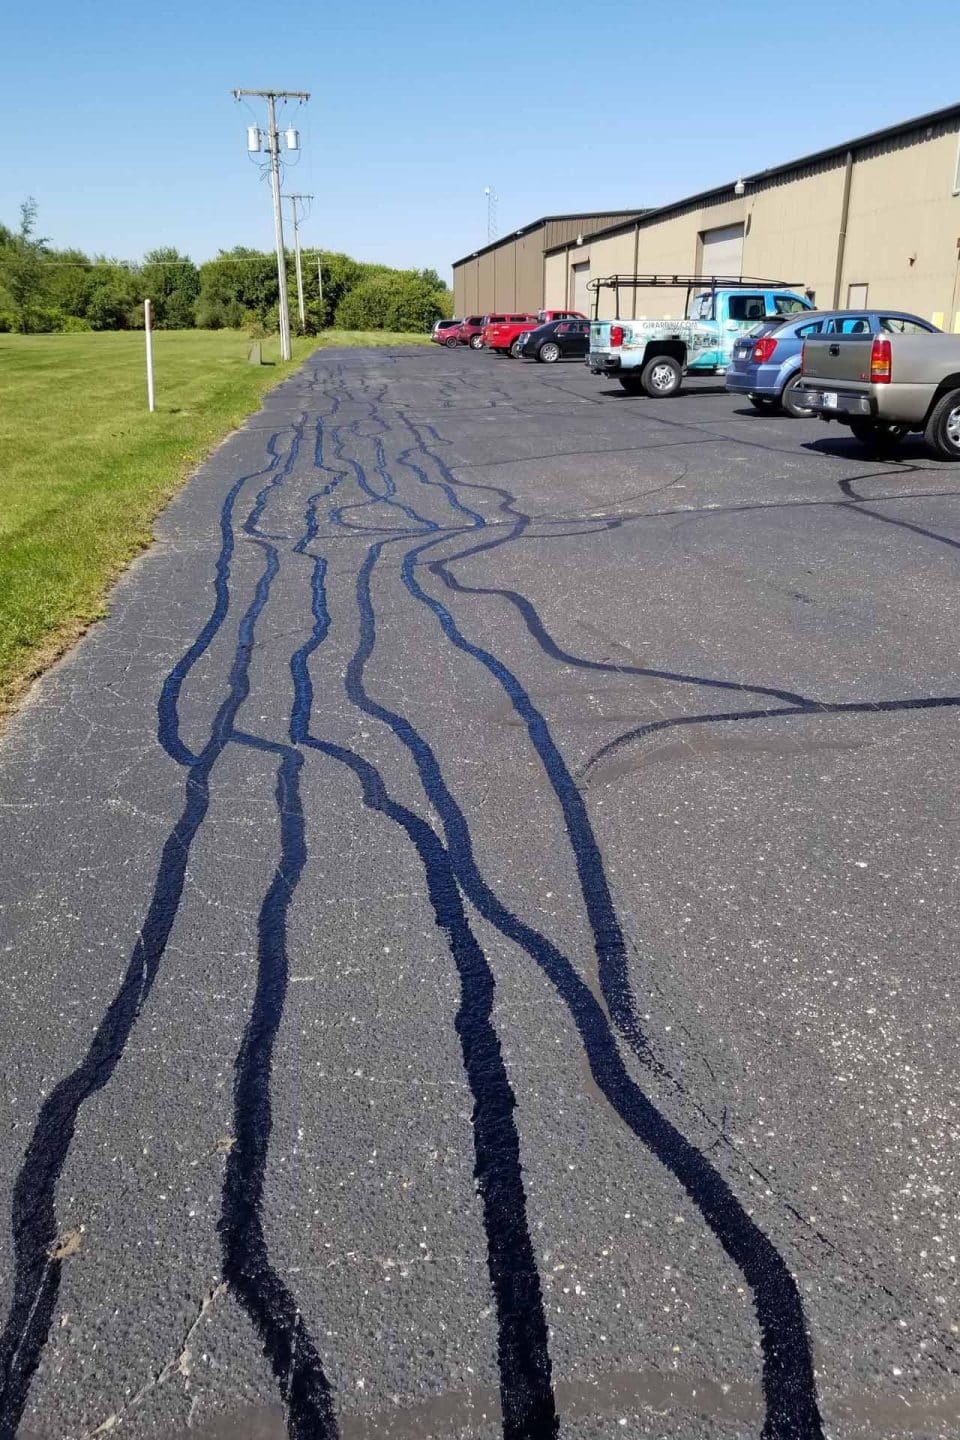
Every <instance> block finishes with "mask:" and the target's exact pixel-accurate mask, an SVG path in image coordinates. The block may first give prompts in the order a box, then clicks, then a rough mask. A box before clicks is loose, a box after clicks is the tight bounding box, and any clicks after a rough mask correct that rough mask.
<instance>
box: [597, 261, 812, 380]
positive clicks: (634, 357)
mask: <svg viewBox="0 0 960 1440" xmlns="http://www.w3.org/2000/svg"><path fill="white" fill-rule="evenodd" d="M703 279H704V277H702V276H676V275H675V276H673V277H670V276H666V277H663V276H653V277H650V276H620V275H612V276H610V277H609V279H607V280H603V281H598V282H597V283H598V284H600V285H610V286H612V285H614V284H618V285H620V286H625V285H627V284H630V285H633V286H636V288H638V289H640V288H648V287H649V286H650V285H651V283H653V284H670V283H672V285H673V286H674V287H676V286H677V285H678V284H684V283H687V282H688V281H689V282H690V286H689V288H690V289H691V290H692V286H693V283H694V282H696V283H702V282H703ZM618 294H619V291H618ZM812 309H813V306H812V305H811V303H810V301H809V300H808V299H806V297H805V296H803V295H796V294H794V293H793V291H790V290H785V289H784V288H783V287H782V286H779V285H777V284H776V283H775V282H773V281H763V280H760V281H743V282H741V283H740V284H739V285H738V284H735V283H731V282H727V283H726V284H724V285H723V286H721V285H719V284H718V285H716V286H711V288H709V289H705V290H703V289H701V290H700V291H698V293H696V294H694V295H693V296H692V300H690V301H689V303H688V306H687V316H686V318H685V319H684V320H670V319H666V320H642V319H638V320H594V321H593V323H592V325H591V327H590V353H589V356H588V361H587V363H588V364H589V366H590V369H591V371H592V372H593V374H594V375H613V376H616V378H617V379H618V380H619V381H620V384H621V385H622V386H623V388H624V390H627V391H629V392H630V393H631V394H634V395H639V394H643V395H649V396H651V397H652V398H654V399H663V398H665V397H666V396H668V395H676V393H677V391H678V390H679V389H680V385H681V382H682V379H683V376H684V375H685V374H693V375H706V374H721V375H722V374H723V373H724V372H725V370H726V368H727V365H728V363H729V361H730V356H731V352H732V350H733V347H734V344H735V343H736V341H737V340H739V339H740V338H741V336H743V335H745V334H746V333H747V332H748V331H750V330H752V329H753V328H754V326H755V325H756V324H757V322H758V321H759V320H765V319H777V318H778V317H780V316H782V317H783V319H785V320H786V319H788V318H789V317H790V316H791V315H794V314H796V313H797V312H798V311H801V310H802V311H807V310H812Z"/></svg>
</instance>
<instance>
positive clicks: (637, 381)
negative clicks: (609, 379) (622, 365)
mask: <svg viewBox="0 0 960 1440" xmlns="http://www.w3.org/2000/svg"><path fill="white" fill-rule="evenodd" d="M617 379H618V380H619V381H620V384H621V385H622V386H623V388H624V390H626V392H627V394H628V395H642V394H643V383H642V380H641V377H640V376H639V375H638V374H637V372H636V370H628V371H627V372H626V374H624V375H618V376H617Z"/></svg>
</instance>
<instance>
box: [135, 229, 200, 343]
mask: <svg viewBox="0 0 960 1440" xmlns="http://www.w3.org/2000/svg"><path fill="white" fill-rule="evenodd" d="M140 283H141V288H142V290H143V294H144V296H146V297H148V298H149V299H150V300H152V301H153V308H154V323H155V324H156V326H157V328H158V329H160V330H188V329H189V328H190V327H191V326H192V325H193V323H194V308H195V306H196V302H197V296H198V295H199V293H200V274H199V271H198V270H197V267H196V265H194V263H193V261H192V260H191V259H190V257H189V255H181V254H180V252H179V251H178V250H175V249H174V248H173V247H172V246H163V247H161V248H160V249H158V250H149V251H148V252H147V254H146V256H145V257H144V262H143V267H142V269H141V271H140Z"/></svg>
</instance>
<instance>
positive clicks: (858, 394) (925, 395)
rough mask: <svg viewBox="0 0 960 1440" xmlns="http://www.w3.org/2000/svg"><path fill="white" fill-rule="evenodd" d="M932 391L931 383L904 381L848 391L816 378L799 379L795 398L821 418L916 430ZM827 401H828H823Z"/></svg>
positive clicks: (933, 388)
mask: <svg viewBox="0 0 960 1440" xmlns="http://www.w3.org/2000/svg"><path fill="white" fill-rule="evenodd" d="M935 394H936V386H934V385H908V384H906V383H905V382H904V381H894V382H893V383H892V384H890V385H871V386H869V387H866V386H865V387H864V388H863V389H861V390H850V389H843V388H842V386H831V385H830V384H829V383H828V382H825V381H823V380H820V379H818V380H816V381H812V382H810V383H809V384H805V383H804V382H803V381H801V383H800V388H799V390H798V391H797V392H796V399H797V401H798V403H800V404H802V405H808V406H809V408H810V409H811V410H813V411H814V413H815V414H817V415H819V416H820V418H821V420H840V421H841V422H849V421H850V420H862V419H864V418H866V419H876V420H883V421H887V422H889V423H890V424H891V425H910V426H912V427H913V428H914V429H919V428H920V427H922V426H923V424H924V421H925V420H926V416H927V411H928V410H929V408H930V402H931V401H932V400H933V398H934V395H935ZM828 400H829V403H825V402H827V401H828Z"/></svg>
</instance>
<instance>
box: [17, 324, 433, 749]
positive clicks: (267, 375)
mask: <svg viewBox="0 0 960 1440" xmlns="http://www.w3.org/2000/svg"><path fill="white" fill-rule="evenodd" d="M428 339H429V337H428V336H427V335H400V334H391V333H389V332H387V331H374V332H351V331H341V330H328V331H324V332H323V333H321V334H320V335H318V336H314V337H310V338H302V339H300V338H298V339H295V340H294V352H293V360H292V361H291V362H289V363H279V362H278V361H277V360H276V358H275V357H276V356H277V353H278V343H277V341H276V339H271V340H268V341H265V342H264V345H263V352H264V360H265V361H266V362H268V363H266V364H264V365H263V366H262V367H261V368H258V367H256V366H252V365H248V364H247V351H248V349H249V345H250V341H249V340H248V339H247V337H246V336H245V335H243V334H241V333H239V332H237V331H223V330H220V331H158V332H156V333H155V335H154V359H155V368H156V385H157V409H156V411H155V412H154V414H152V415H151V414H149V413H148V411H147V406H146V378H145V369H144V337H143V333H142V331H140V332H138V331H124V332H119V333H86V334H72V335H27V336H21V335H0V729H2V726H3V722H4V719H5V718H6V717H7V716H8V715H9V714H10V712H11V711H12V710H13V709H15V708H16V706H17V704H18V703H19V702H20V701H21V700H22V699H23V697H24V696H25V694H26V692H27V690H28V689H29V686H30V685H31V683H32V682H33V681H34V680H35V679H36V678H37V677H38V676H39V675H41V674H42V673H43V671H44V670H46V669H47V668H48V667H49V666H50V665H51V664H53V662H54V661H55V660H57V659H58V658H59V657H60V656H61V655H63V654H64V652H65V651H66V650H68V649H69V648H70V646H71V645H73V644H74V643H75V642H76V641H77V640H78V639H79V637H80V636H81V635H82V634H83V633H84V631H85V630H86V629H87V628H88V627H89V625H90V624H91V623H92V622H94V621H95V620H98V619H100V618H101V617H102V616H103V615H104V614H106V612H107V608H108V596H109V591H110V589H111V587H112V585H113V584H114V582H115V581H116V580H117V578H118V577H119V575H120V574H121V573H122V572H123V570H124V569H126V567H127V566H128V565H129V564H130V562H131V561H132V560H133V559H134V558H135V557H136V556H137V555H138V554H140V553H141V552H142V551H143V550H145V549H146V548H147V547H148V546H149V545H150V544H151V543H152V541H153V533H152V522H153V521H154V519H155V518H156V516H157V515H158V514H159V512H160V511H161V510H162V509H163V507H164V506H165V505H166V504H167V503H168V502H169V500H170V499H171V498H172V496H173V495H174V494H175V493H176V491H177V490H178V489H179V488H180V486H181V485H182V484H183V483H184V482H185V481H186V480H187V479H188V478H189V476H190V475H191V474H192V473H193V472H194V471H195V470H196V468H197V466H198V465H199V464H200V463H201V462H202V461H203V460H204V459H205V458H206V456H207V455H209V454H210V452H211V451H212V450H213V449H214V448H215V447H216V446H217V445H218V444H219V443H220V442H221V441H222V440H223V439H224V438H225V437H226V436H227V435H229V434H230V432H231V431H233V430H234V429H236V427H237V426H238V425H240V424H241V423H242V422H243V420H245V419H246V418H247V417H248V416H249V415H250V414H251V413H253V412H254V411H255V410H256V409H257V407H258V405H259V403H260V401H261V399H262V397H263V396H264V394H266V392H267V391H268V390H270V389H272V388H273V386H275V385H276V384H278V383H279V381H281V380H283V379H285V378H286V376H287V375H289V374H291V373H292V372H293V371H294V370H296V369H297V367H298V366H299V365H300V364H302V362H303V361H304V360H305V359H306V357H307V356H308V355H310V354H311V353H312V352H313V351H314V350H316V349H318V348H325V347H328V346H337V345H348V346H361V345H371V346H373V345H402V344H416V343H421V342H426V341H428ZM271 361H272V362H273V363H269V362H271Z"/></svg>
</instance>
